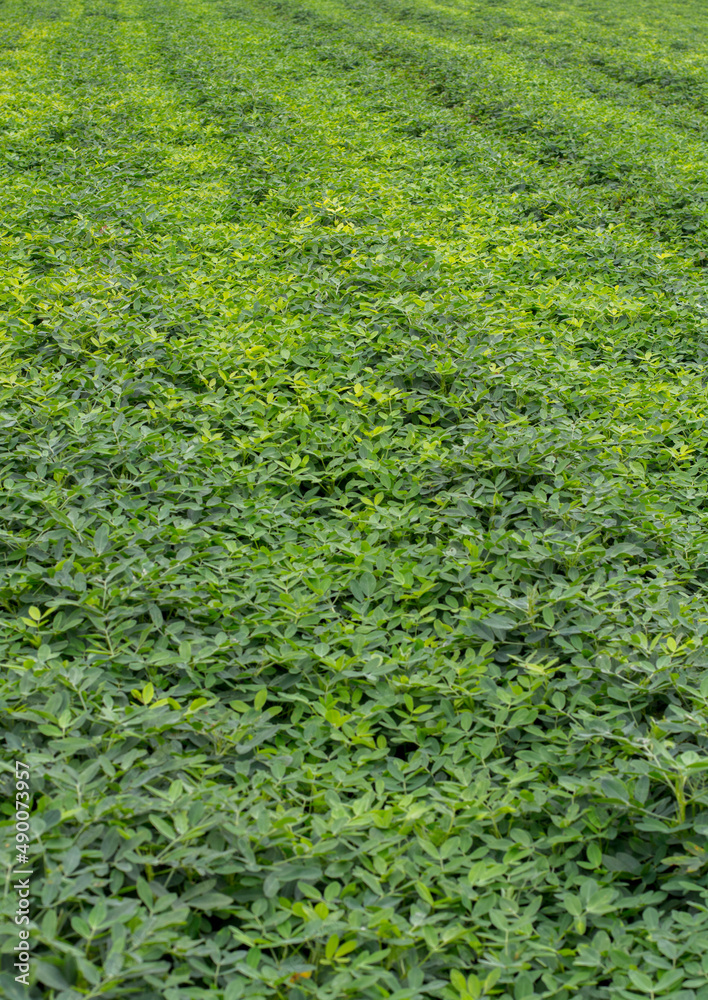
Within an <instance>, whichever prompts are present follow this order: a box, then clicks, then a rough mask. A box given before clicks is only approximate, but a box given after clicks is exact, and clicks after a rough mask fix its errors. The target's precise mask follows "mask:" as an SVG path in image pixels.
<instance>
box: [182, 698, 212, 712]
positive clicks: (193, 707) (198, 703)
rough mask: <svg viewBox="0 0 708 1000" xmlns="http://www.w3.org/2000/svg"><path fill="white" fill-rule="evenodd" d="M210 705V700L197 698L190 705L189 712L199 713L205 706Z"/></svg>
mask: <svg viewBox="0 0 708 1000" xmlns="http://www.w3.org/2000/svg"><path fill="white" fill-rule="evenodd" d="M208 704H209V699H208V698H195V699H194V701H193V702H191V703H190V706H189V708H188V709H187V711H188V712H190V713H191V712H198V711H199V709H200V708H204V706H205V705H208Z"/></svg>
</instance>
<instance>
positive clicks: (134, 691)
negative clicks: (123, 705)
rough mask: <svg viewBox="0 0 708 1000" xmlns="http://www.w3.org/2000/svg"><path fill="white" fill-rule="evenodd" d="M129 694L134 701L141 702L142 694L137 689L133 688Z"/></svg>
mask: <svg viewBox="0 0 708 1000" xmlns="http://www.w3.org/2000/svg"><path fill="white" fill-rule="evenodd" d="M130 693H131V695H132V696H133V698H135V700H136V701H139V702H142V700H143V692H142V691H141V690H140V689H139V688H133V689H132V691H131V692H130Z"/></svg>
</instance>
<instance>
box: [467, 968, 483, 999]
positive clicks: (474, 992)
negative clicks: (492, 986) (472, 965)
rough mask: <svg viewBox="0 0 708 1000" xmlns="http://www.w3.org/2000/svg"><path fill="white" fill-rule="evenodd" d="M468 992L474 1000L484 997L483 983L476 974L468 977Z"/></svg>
mask: <svg viewBox="0 0 708 1000" xmlns="http://www.w3.org/2000/svg"><path fill="white" fill-rule="evenodd" d="M467 992H468V993H469V995H470V997H471V998H472V1000H477V998H478V997H481V996H482V983H481V981H480V979H479V978H478V977H477V976H475V975H474V974H472V975H471V976H468V977H467Z"/></svg>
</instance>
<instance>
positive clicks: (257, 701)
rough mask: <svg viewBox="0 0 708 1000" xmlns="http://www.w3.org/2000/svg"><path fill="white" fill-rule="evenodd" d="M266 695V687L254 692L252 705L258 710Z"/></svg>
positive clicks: (263, 703) (262, 704) (264, 701)
mask: <svg viewBox="0 0 708 1000" xmlns="http://www.w3.org/2000/svg"><path fill="white" fill-rule="evenodd" d="M267 697H268V689H267V688H261V689H260V691H258V692H256V697H255V698H254V699H253V707H254V708H255V709H256V710H257V711H260V710H261V709H262V708H263V706H264V705H265V703H266V698H267Z"/></svg>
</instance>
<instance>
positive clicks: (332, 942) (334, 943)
mask: <svg viewBox="0 0 708 1000" xmlns="http://www.w3.org/2000/svg"><path fill="white" fill-rule="evenodd" d="M338 947H339V935H338V934H332V935H330V937H329V940H328V941H327V944H326V945H325V958H334V953H335V952H336V950H337V948H338Z"/></svg>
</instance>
